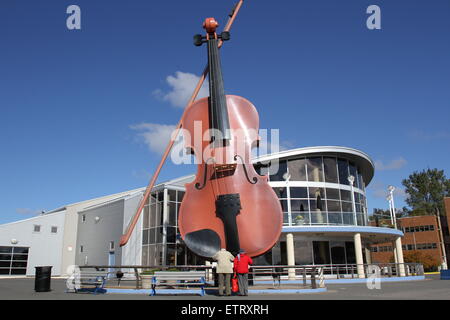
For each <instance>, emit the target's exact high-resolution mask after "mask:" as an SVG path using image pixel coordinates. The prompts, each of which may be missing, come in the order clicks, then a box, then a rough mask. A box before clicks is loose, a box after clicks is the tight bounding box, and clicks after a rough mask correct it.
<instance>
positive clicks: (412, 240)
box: [371, 203, 450, 264]
mask: <svg viewBox="0 0 450 320" xmlns="http://www.w3.org/2000/svg"><path fill="white" fill-rule="evenodd" d="M449 204H450V203H449ZM448 217H449V215H448V213H447V215H446V216H444V217H441V219H440V220H441V228H442V235H443V239H442V238H441V230H440V229H439V223H438V218H437V217H436V216H434V215H426V216H411V217H403V218H398V219H397V226H398V228H399V229H400V230H402V231H403V233H404V237H403V239H402V248H403V253H404V254H407V253H409V252H411V251H419V252H421V253H423V254H425V255H430V256H432V257H433V258H434V259H435V260H436V261H437V262H438V263H439V264H442V263H446V261H447V260H448V258H447V257H448V254H449V251H448V250H449V247H450V246H449V244H450V243H449V240H450V239H449V236H448V235H449V229H448ZM379 223H380V224H381V225H382V224H383V223H384V221H383V220H382V221H380V222H379ZM372 225H375V222H372ZM393 252H394V246H393V244H392V243H390V242H385V243H378V244H377V245H373V246H372V247H371V253H372V261H373V262H375V263H389V262H392V261H394V253H393Z"/></svg>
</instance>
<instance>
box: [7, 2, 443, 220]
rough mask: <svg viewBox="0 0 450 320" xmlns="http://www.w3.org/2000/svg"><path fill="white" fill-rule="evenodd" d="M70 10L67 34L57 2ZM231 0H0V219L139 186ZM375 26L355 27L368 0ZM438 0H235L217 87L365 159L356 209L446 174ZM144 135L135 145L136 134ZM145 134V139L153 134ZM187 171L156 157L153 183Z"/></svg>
mask: <svg viewBox="0 0 450 320" xmlns="http://www.w3.org/2000/svg"><path fill="white" fill-rule="evenodd" d="M72 4H76V5H78V6H79V7H80V8H81V30H68V29H67V27H66V19H67V17H68V14H66V8H67V7H68V6H69V5H72ZM233 4H234V1H228V0H227V1H224V0H222V1H207V0H196V1H182V0H172V1H158V2H155V1H146V0H134V1H128V2H124V1H104V0H96V1H92V0H89V1H87V0H71V1H64V0H41V1H31V0H22V1H17V0H4V1H1V2H0V39H1V44H0V45H1V50H0V111H1V113H0V114H1V115H0V147H1V149H0V150H1V157H0V194H1V195H2V196H1V200H2V201H1V202H0V223H5V222H10V221H15V220H19V219H23V218H27V217H30V216H32V215H33V214H35V213H36V212H38V211H40V210H50V209H53V208H56V207H58V206H61V205H64V204H67V203H73V202H77V201H81V200H86V199H89V198H93V197H98V196H102V195H107V194H111V193H115V192H121V191H124V190H128V189H133V188H138V187H141V186H145V185H146V184H147V183H148V180H149V179H150V175H151V173H152V172H153V170H154V168H155V167H156V165H157V163H158V162H159V159H160V154H159V153H158V152H160V150H161V148H163V146H164V143H163V141H162V140H161V139H154V140H152V141H153V142H152V143H151V144H149V143H148V142H149V140H148V139H150V138H158V137H160V136H161V137H163V136H164V135H165V134H166V133H167V132H168V131H170V128H171V126H174V125H175V124H176V123H177V122H178V120H179V118H180V116H181V114H182V107H180V104H181V102H180V101H183V99H185V96H186V94H187V93H186V92H189V91H190V85H192V83H193V82H195V75H197V76H198V75H199V74H200V73H201V71H202V70H203V67H204V66H205V63H206V52H205V50H206V49H205V48H204V47H203V48H197V47H195V46H193V44H192V36H193V35H194V34H196V33H201V32H202V28H201V24H202V21H203V19H204V18H206V17H209V16H214V17H216V19H217V20H218V21H219V22H220V23H221V24H222V26H223V25H224V23H225V22H226V18H227V14H228V12H229V10H230V8H231V7H232V6H233ZM373 4H375V5H378V6H379V7H380V8H381V27H382V28H381V30H369V29H368V28H367V27H366V20H367V18H368V17H369V15H368V14H367V13H366V9H367V7H368V6H369V5H373ZM449 14H450V2H449V1H448V0H433V1H426V0H396V1H387V0H374V1H364V0H354V1H353V0H345V1H335V0H301V1H293V0H283V1H268V0H257V1H256V0H253V1H251V0H248V1H246V2H245V3H244V6H243V8H242V11H241V13H240V15H239V17H238V19H237V21H236V23H235V25H234V26H233V30H232V40H231V41H230V42H229V43H226V46H224V48H223V50H222V51H221V52H222V65H223V69H224V79H225V88H226V91H227V93H230V94H231V93H232V94H237V95H241V96H244V97H246V98H248V99H249V100H250V101H252V102H253V103H254V104H255V106H256V107H257V108H258V111H259V114H260V119H261V126H260V127H261V128H265V129H271V128H279V129H280V140H281V143H282V144H283V145H285V146H287V147H305V146H316V145H342V146H348V147H353V148H357V149H360V150H362V151H364V152H366V153H367V154H369V155H370V156H371V157H372V159H373V160H374V161H375V162H376V163H377V170H376V174H375V177H374V179H373V181H372V183H371V184H370V186H369V188H368V201H369V210H370V211H372V208H374V207H379V208H386V207H387V202H386V200H385V197H384V192H385V189H386V187H387V185H389V184H392V185H394V186H397V187H398V189H399V192H398V193H397V197H396V205H397V206H402V205H403V204H404V202H403V195H402V192H401V190H400V188H401V180H402V179H403V178H406V177H407V176H408V175H409V174H410V173H412V172H413V171H416V170H422V169H426V168H428V167H429V168H439V169H444V170H445V171H446V174H447V176H450V167H449V161H448V159H449V157H450V148H449V146H450V128H449V126H448V124H449V120H450V59H449V56H450V37H449V30H450V20H449V19H448V16H449ZM146 139H147V140H146ZM155 141H156V142H158V143H155ZM193 172H195V167H193V166H175V165H173V164H170V163H169V164H167V165H166V166H165V167H164V169H163V172H162V174H161V177H160V180H159V181H163V180H166V179H170V178H174V177H178V176H180V175H184V174H190V173H193Z"/></svg>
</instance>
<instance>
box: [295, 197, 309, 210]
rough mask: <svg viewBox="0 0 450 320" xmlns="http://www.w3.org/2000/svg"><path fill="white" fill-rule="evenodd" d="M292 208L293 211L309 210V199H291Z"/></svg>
mask: <svg viewBox="0 0 450 320" xmlns="http://www.w3.org/2000/svg"><path fill="white" fill-rule="evenodd" d="M291 210H292V211H301V212H305V211H306V212H307V211H309V205H308V200H291Z"/></svg>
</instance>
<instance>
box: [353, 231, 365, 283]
mask: <svg viewBox="0 0 450 320" xmlns="http://www.w3.org/2000/svg"><path fill="white" fill-rule="evenodd" d="M353 239H354V242H355V256H356V265H357V267H356V270H357V272H358V278H365V275H364V260H363V253H362V244H361V234H360V233H355V235H354V236H353Z"/></svg>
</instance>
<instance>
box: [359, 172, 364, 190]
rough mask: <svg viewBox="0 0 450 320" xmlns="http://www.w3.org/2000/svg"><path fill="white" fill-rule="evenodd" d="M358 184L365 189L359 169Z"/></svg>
mask: <svg viewBox="0 0 450 320" xmlns="http://www.w3.org/2000/svg"><path fill="white" fill-rule="evenodd" d="M358 185H359V188H360V189H361V190H364V180H363V177H362V175H361V173H360V172H359V170H358Z"/></svg>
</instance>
